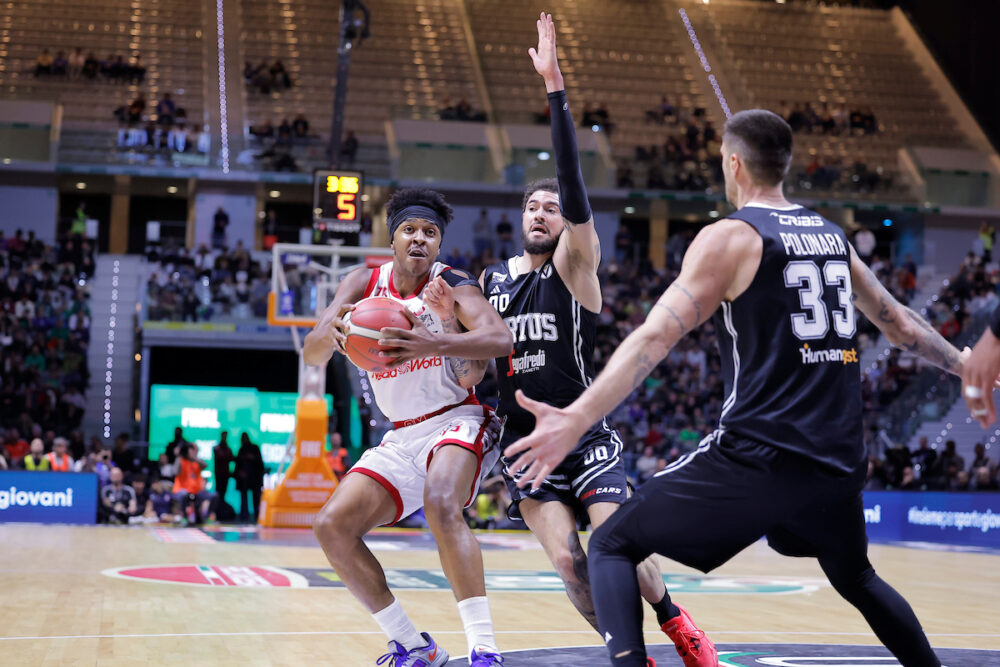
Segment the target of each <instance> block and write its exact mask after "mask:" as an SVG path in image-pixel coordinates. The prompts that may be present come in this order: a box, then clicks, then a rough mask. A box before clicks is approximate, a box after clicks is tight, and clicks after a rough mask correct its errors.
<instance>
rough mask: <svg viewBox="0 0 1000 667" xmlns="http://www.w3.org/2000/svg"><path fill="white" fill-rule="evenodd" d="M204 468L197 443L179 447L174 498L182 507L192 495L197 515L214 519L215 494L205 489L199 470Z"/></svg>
mask: <svg viewBox="0 0 1000 667" xmlns="http://www.w3.org/2000/svg"><path fill="white" fill-rule="evenodd" d="M204 469H205V464H204V462H202V461H201V459H199V458H198V447H197V445H192V444H188V445H187V446H186V447H184V448H183V449H181V457H180V458H179V459H177V476H176V477H174V490H173V493H174V500H175V501H177V503H178V504H179V505H180V506H181V508H184V507H186V506H187V504H188V501H189V499H190V497H191V496H194V501H195V506H196V508H197V509H198V510H199V512H198V516H200V517H202V518H207V519H208V520H210V521H215V507H214V505H215V499H216V497H217V496H216V494H214V493H212V492H211V491H206V490H205V480H204V479H203V478H202V476H201V471H202V470H204Z"/></svg>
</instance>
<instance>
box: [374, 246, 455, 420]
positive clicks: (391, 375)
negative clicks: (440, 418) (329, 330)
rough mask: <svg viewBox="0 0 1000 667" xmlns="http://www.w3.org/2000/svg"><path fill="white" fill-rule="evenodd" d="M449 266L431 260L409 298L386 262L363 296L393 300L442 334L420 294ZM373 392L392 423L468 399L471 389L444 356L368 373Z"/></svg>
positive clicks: (377, 270)
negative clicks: (424, 275)
mask: <svg viewBox="0 0 1000 667" xmlns="http://www.w3.org/2000/svg"><path fill="white" fill-rule="evenodd" d="M448 268H450V267H448V266H447V265H446V264H442V263H441V262H434V264H433V266H431V270H430V273H428V274H427V279H426V280H424V282H423V284H421V285H420V286H419V287H418V288H417V290H416V291H415V292H414V293H413V294H411V295H410V296H409V297H405V298H404V297H402V296H400V294H399V292H398V291H396V287H395V286H394V285H393V284H392V262H386V263H385V264H383V265H382V266H379V267H377V268H375V269H374V270H373V271H372V277H371V279H370V280H369V281H368V286H367V287H366V288H365V293H364V296H365V298H368V297H370V296H382V297H388V298H391V299H395V300H397V301H399V302H401V303H402V304H403V305H405V306H406V307H407V308H409V309H410V312H412V313H413V314H414V315H416V316H417V318H418V319H419V320H420V321H421V322H423V323H424V326H425V327H427V328H428V329H429V330H430V331H431V332H432V333H437V334H440V333H444V327H443V326H442V324H441V318H440V317H438V316H437V315H436V314H434V312H433V311H431V309H430V308H428V307H427V305H426V304H425V303H424V300H423V299H422V298H421V297H420V295H421V294H422V293H423V291H424V287H426V286H427V283H428V282H430V281H431V280H433V279H434V278H436V277H437V276H438V275H440V274H441V272H442V271H446V270H447V269H448ZM368 379H369V380H370V381H371V383H372V391H373V392H374V393H375V403H376V404H378V407H379V409H380V410H381V411H382V414H384V415H385V416H386V417H388V418H389V419H390V420H392V421H393V422H405V421H407V420H413V419H417V418H419V417H422V416H424V415H428V414H430V413H432V412H436V411H438V410H441V409H442V408H446V407H449V406H453V405H458V404H460V403H463V402H465V401H467V400H469V397H470V396H472V395H473V393H472V390H471V389H466V388H465V387H463V386H462V385H461V384H459V382H458V379H457V378H456V377H455V372H454V371H453V370H452V369H451V364H449V363H448V360H447V359H446V358H445V357H425V358H423V359H414V360H412V361H409V362H407V363H405V364H403V365H402V366H400V367H399V368H394V369H392V370H387V371H383V372H380V373H371V372H369V373H368ZM473 400H474V399H473Z"/></svg>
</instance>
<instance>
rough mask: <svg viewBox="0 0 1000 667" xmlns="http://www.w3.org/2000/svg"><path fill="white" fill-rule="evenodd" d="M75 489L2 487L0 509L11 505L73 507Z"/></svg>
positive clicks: (8, 507)
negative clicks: (49, 489) (29, 489)
mask: <svg viewBox="0 0 1000 667" xmlns="http://www.w3.org/2000/svg"><path fill="white" fill-rule="evenodd" d="M72 506H73V489H71V488H68V487H67V489H66V490H65V491H18V490H17V487H16V486H12V487H10V488H9V489H0V510H6V509H10V508H11V507H72Z"/></svg>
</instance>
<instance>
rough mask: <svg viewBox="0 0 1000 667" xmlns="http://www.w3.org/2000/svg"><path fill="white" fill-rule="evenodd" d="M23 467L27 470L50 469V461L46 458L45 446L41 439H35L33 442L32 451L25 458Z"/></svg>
mask: <svg viewBox="0 0 1000 667" xmlns="http://www.w3.org/2000/svg"><path fill="white" fill-rule="evenodd" d="M23 465H24V469H25V470H48V469H49V460H48V459H47V458H45V444H44V443H43V442H42V439H41V438H35V439H34V440H32V441H31V450H30V452H29V453H28V455H27V456H25V457H24V463H23Z"/></svg>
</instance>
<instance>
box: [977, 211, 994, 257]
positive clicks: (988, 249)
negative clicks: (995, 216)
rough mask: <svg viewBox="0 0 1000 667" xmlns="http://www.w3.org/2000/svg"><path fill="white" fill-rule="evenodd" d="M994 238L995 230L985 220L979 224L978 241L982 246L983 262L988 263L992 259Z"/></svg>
mask: <svg viewBox="0 0 1000 667" xmlns="http://www.w3.org/2000/svg"><path fill="white" fill-rule="evenodd" d="M995 238H996V230H995V229H994V228H993V226H992V225H990V224H989V223H988V222H986V221H985V220H984V221H983V224H982V225H980V226H979V241H980V244H981V245H982V248H983V264H989V263H990V262H991V261H992V260H993V241H994V239H995Z"/></svg>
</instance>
